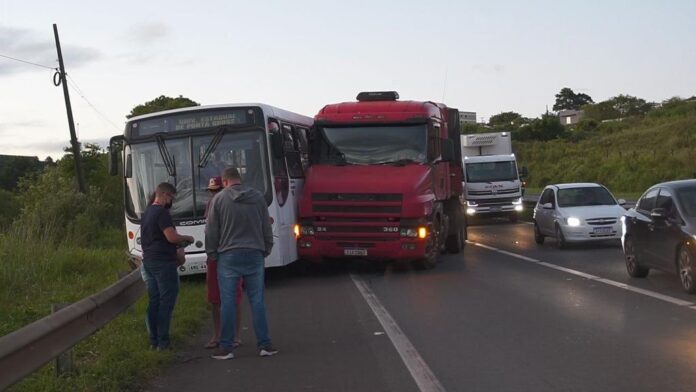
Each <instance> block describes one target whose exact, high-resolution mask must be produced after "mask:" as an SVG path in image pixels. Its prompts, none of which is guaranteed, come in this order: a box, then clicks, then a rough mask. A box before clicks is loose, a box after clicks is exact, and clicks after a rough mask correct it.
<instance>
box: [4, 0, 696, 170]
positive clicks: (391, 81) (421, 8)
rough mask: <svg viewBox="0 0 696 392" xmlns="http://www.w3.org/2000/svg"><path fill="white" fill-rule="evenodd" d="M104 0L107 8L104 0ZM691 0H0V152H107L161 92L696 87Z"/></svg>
mask: <svg viewBox="0 0 696 392" xmlns="http://www.w3.org/2000/svg"><path fill="white" fill-rule="evenodd" d="M102 3H103V4H102ZM694 16H696V1H693V0H684V1H681V0H671V1H670V0H667V1H663V2H658V1H653V0H651V1H643V0H633V1H620V0H604V1H596V0H586V1H583V2H578V1H573V2H571V1H559V0H557V1H535V0H528V1H524V2H523V1H502V0H501V1H495V0H491V1H485V2H484V1H464V0H457V1H455V0H451V1H440V0H428V1H411V0H401V1H386V0H370V1H363V0H353V1H351V2H347V1H331V0H324V1H306V0H294V1H266V0H254V1H244V2H240V1H231V0H228V1H201V2H195V3H194V2H175V1H171V0H170V1H158V0H157V1H153V0H151V1H131V0H121V1H119V2H97V1H95V2H84V1H73V0H62V1H32V0H12V1H10V0H0V56H9V57H14V58H18V59H21V60H25V61H29V62H32V63H36V64H39V65H42V66H46V67H48V68H44V67H40V66H36V65H30V64H26V63H21V62H18V61H13V60H9V59H7V58H5V57H0V98H1V100H0V154H15V155H31V156H38V157H39V158H40V159H44V158H45V157H47V156H51V157H52V158H54V159H57V158H60V156H62V150H63V147H64V146H67V145H68V144H69V143H68V141H69V139H70V133H69V128H68V122H67V116H66V112H65V102H64V99H63V91H62V88H60V87H55V86H54V85H53V82H52V79H53V74H54V72H55V71H53V70H52V69H49V68H54V67H57V66H58V63H57V55H56V51H55V41H54V37H53V26H52V25H53V24H54V23H55V24H57V25H58V32H59V34H60V42H61V46H62V50H63V56H64V58H65V67H66V71H67V74H68V76H69V85H70V86H71V88H70V98H71V101H72V106H73V113H74V117H75V122H76V123H77V134H78V138H79V139H80V141H81V142H83V143H85V142H96V143H99V144H100V145H102V146H105V144H106V141H107V140H108V138H109V137H111V136H114V135H117V134H120V133H122V132H123V127H124V124H125V120H126V118H125V116H126V114H128V113H129V112H130V111H131V109H132V108H133V107H134V106H136V105H139V104H142V103H144V102H146V101H149V100H152V99H154V98H156V97H158V96H160V95H167V96H172V97H176V96H179V95H183V96H184V97H187V98H190V99H193V100H194V101H196V102H199V103H201V104H204V105H208V104H210V105H212V104H224V103H245V102H263V103H267V104H270V105H273V106H277V107H280V108H283V109H287V110H290V111H294V112H297V113H301V114H304V115H307V116H313V115H314V114H316V113H317V112H318V111H319V110H320V109H321V108H322V107H323V106H324V105H326V104H329V103H336V102H344V101H352V100H354V99H355V96H356V95H357V93H358V92H360V91H380V90H396V91H398V92H399V95H400V96H401V99H409V100H432V101H438V102H443V103H445V104H446V105H448V106H450V107H455V108H458V109H459V110H462V111H475V112H476V113H477V117H478V119H479V121H487V119H488V118H489V117H490V116H492V115H495V114H497V113H501V112H505V111H515V112H518V113H520V114H522V115H524V116H526V117H537V116H539V115H540V114H541V113H543V112H545V110H546V107H547V105H548V108H549V109H550V108H551V107H552V106H553V104H554V101H555V98H554V95H555V94H556V93H558V92H559V91H560V89H561V88H563V87H570V88H572V89H573V90H574V91H575V92H582V93H585V94H589V95H590V96H591V97H592V98H593V99H594V100H595V102H599V101H602V100H605V99H608V98H610V97H613V96H616V95H618V94H629V95H633V96H638V97H641V98H644V99H646V100H649V101H655V102H660V101H662V100H665V99H668V98H671V97H674V96H681V97H690V96H693V95H696V49H694V48H695V47H696V45H695V42H694V37H696V23H694V22H693V17H694Z"/></svg>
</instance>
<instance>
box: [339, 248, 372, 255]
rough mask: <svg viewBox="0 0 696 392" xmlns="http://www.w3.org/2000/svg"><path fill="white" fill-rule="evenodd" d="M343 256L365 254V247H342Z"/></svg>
mask: <svg viewBox="0 0 696 392" xmlns="http://www.w3.org/2000/svg"><path fill="white" fill-rule="evenodd" d="M343 255H344V256H367V249H360V248H347V249H343Z"/></svg>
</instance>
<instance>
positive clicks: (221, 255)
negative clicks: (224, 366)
mask: <svg viewBox="0 0 696 392" xmlns="http://www.w3.org/2000/svg"><path fill="white" fill-rule="evenodd" d="M222 184H223V186H224V187H225V189H223V190H222V191H221V192H219V193H218V194H217V195H215V197H214V198H213V200H212V201H211V203H210V207H209V210H208V220H207V223H206V226H205V229H206V230H205V252H206V253H207V254H208V257H209V258H210V259H212V260H217V267H218V283H219V285H220V300H221V301H220V302H221V304H220V316H221V317H220V321H221V334H220V347H219V348H218V350H217V351H215V353H213V358H215V359H232V358H234V354H233V352H232V344H233V342H232V338H233V337H234V336H237V335H236V334H237V333H238V332H239V331H235V318H236V314H237V312H236V306H237V304H236V301H235V291H236V287H237V284H238V283H239V278H244V286H245V290H246V294H247V298H249V304H250V306H251V314H252V319H253V323H254V333H255V334H256V345H257V347H258V349H259V355H260V356H262V357H266V356H271V355H274V354H277V353H278V350H276V349H275V348H273V346H272V345H271V339H270V337H269V334H268V322H267V321H266V305H265V303H264V271H265V263H264V258H265V257H266V256H268V255H269V254H270V253H271V249H272V248H273V231H272V229H271V219H270V216H269V215H268V207H267V206H266V200H265V199H264V197H263V195H262V194H261V192H259V191H257V190H256V189H254V188H250V187H248V186H245V185H242V183H241V176H240V175H239V171H238V170H237V169H235V168H227V169H225V171H224V172H223V173H222Z"/></svg>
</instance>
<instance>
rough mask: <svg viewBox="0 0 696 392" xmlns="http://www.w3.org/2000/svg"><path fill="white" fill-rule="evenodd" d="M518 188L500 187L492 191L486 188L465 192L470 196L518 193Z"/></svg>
mask: <svg viewBox="0 0 696 392" xmlns="http://www.w3.org/2000/svg"><path fill="white" fill-rule="evenodd" d="M519 191H520V190H519V189H516V188H513V189H501V190H498V191H496V192H495V193H493V191H492V190H486V191H468V192H467V193H468V194H469V195H471V196H490V195H509V194H511V193H518V192H519Z"/></svg>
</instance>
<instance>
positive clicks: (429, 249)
mask: <svg viewBox="0 0 696 392" xmlns="http://www.w3.org/2000/svg"><path fill="white" fill-rule="evenodd" d="M433 228H435V230H436V231H433V232H432V233H430V238H428V244H427V245H426V251H425V257H424V258H422V259H420V260H418V261H417V262H416V268H418V269H431V268H435V265H436V264H437V258H438V256H439V255H440V236H441V233H440V230H442V228H441V227H440V222H439V221H438V220H436V221H435V222H433Z"/></svg>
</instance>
